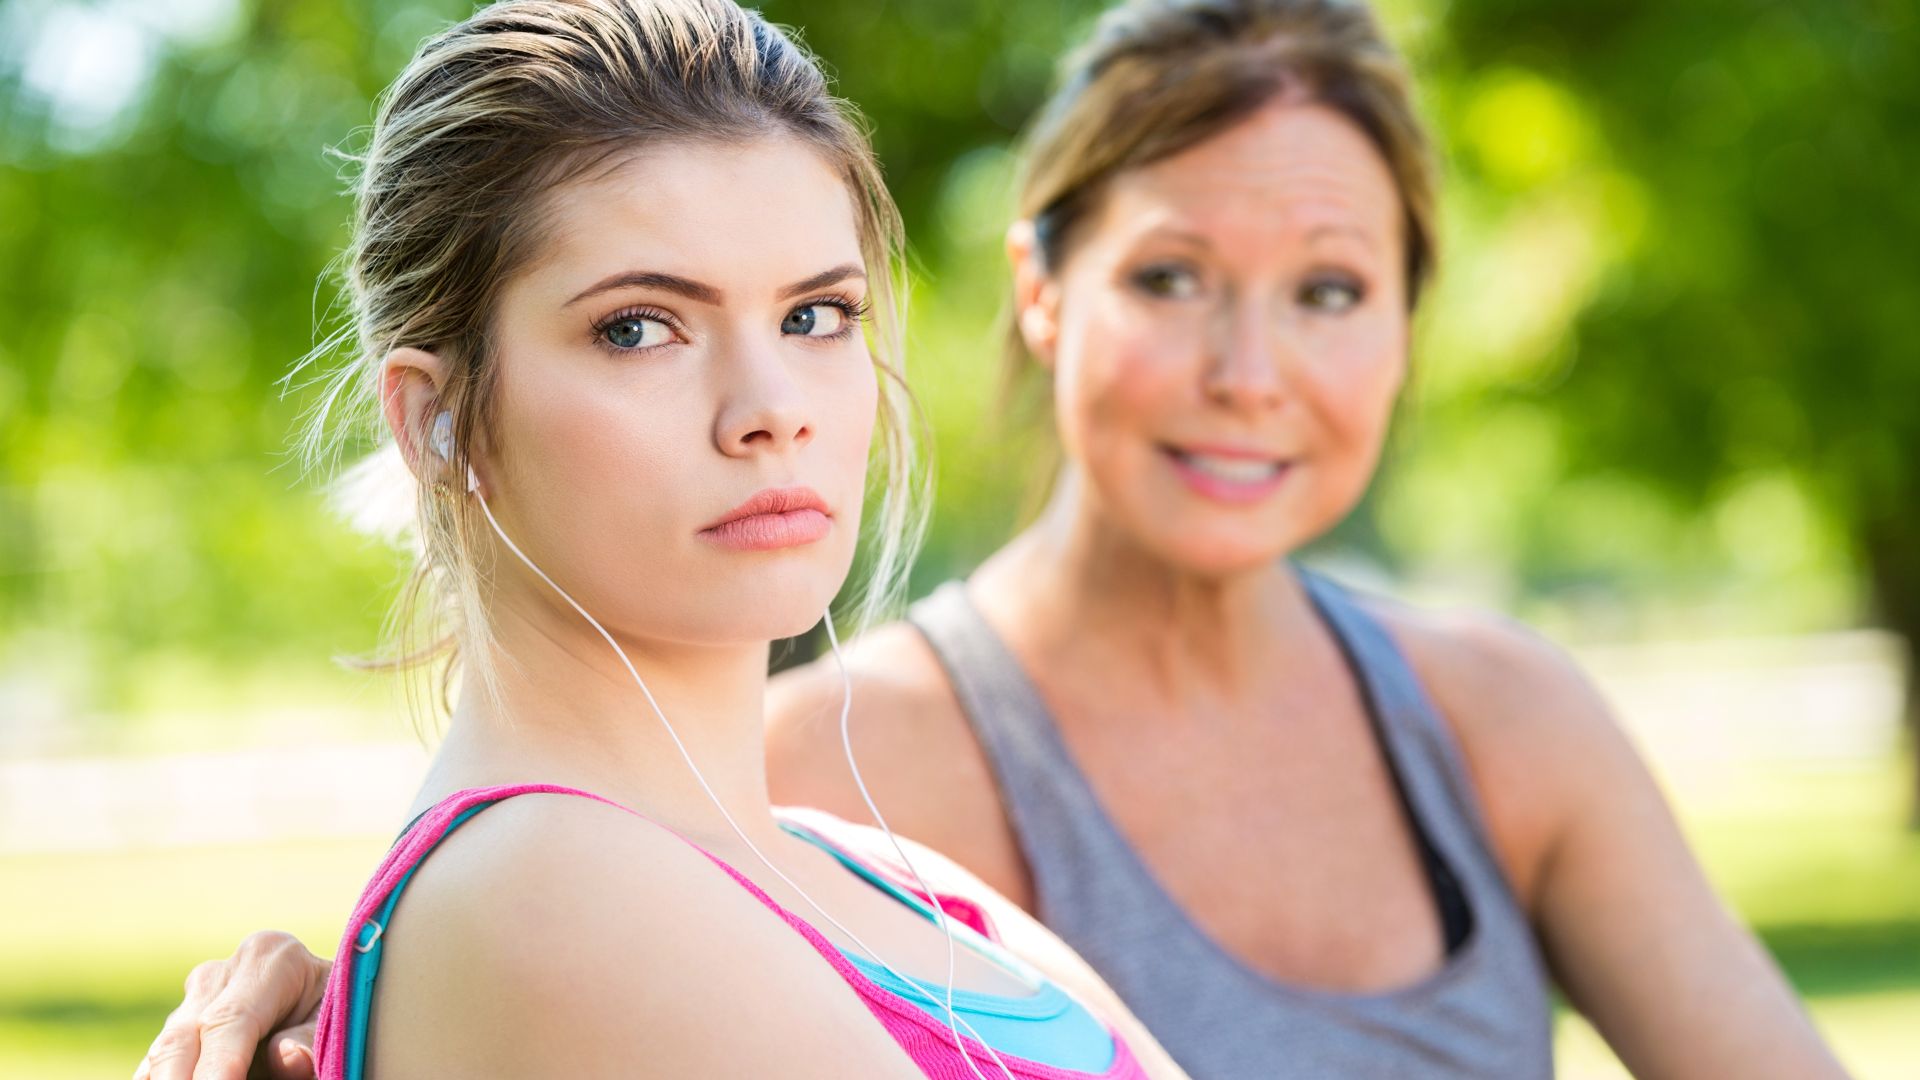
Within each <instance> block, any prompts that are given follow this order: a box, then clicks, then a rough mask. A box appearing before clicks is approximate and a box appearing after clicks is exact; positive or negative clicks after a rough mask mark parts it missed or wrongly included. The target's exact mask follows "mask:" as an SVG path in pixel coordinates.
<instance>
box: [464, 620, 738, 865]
mask: <svg viewBox="0 0 1920 1080" xmlns="http://www.w3.org/2000/svg"><path fill="white" fill-rule="evenodd" d="M499 607H500V608H501V609H502V610H496V611H495V612H494V613H493V617H492V625H493V627H494V641H493V642H492V647H491V649H490V656H491V660H492V667H493V670H494V672H495V680H494V685H493V687H492V688H491V690H492V692H489V687H488V686H487V685H485V682H484V680H483V679H482V678H481V677H480V674H479V673H478V672H477V671H476V670H474V669H473V668H472V666H469V668H468V671H467V673H466V675H465V677H464V678H463V681H462V685H461V694H460V703H459V705H458V707H457V708H456V709H455V710H454V714H453V721H452V724H451V725H450V727H449V729H448V732H447V737H446V740H445V742H444V743H443V744H442V746H441V748H440V751H439V752H438V753H437V754H436V756H435V761H434V767H433V771H432V774H431V775H430V776H429V779H428V781H427V784H428V787H429V788H430V789H432V791H431V794H432V795H433V797H436V798H437V797H439V796H440V795H443V794H445V793H446V792H448V791H451V790H454V789H456V788H459V787H471V786H480V785H492V784H501V783H555V784H564V785H567V786H570V787H578V788H582V789H584V790H587V791H591V792H593V793H595V794H598V795H603V796H605V797H607V798H609V799H613V800H615V801H616V802H620V803H623V804H625V805H627V806H630V807H633V808H634V809H636V810H640V811H642V812H644V813H646V814H648V815H650V816H652V817H655V818H657V819H659V820H660V821H661V822H662V823H664V824H668V825H671V826H673V827H674V828H676V829H678V830H680V831H681V832H684V833H686V834H687V835H689V836H691V837H694V838H696V839H697V838H702V837H719V836H729V837H730V836H731V835H732V831H731V829H729V828H728V827H727V824H726V821H725V819H724V818H723V817H721V815H720V812H719V811H718V810H717V809H715V807H714V806H713V802H712V800H711V799H710V798H709V797H708V794H707V792H706V791H704V790H702V787H701V785H700V782H699V780H698V779H696V777H695V775H694V771H693V769H691V768H689V767H688V764H687V761H686V759H685V757H683V756H682V753H681V748H680V747H679V746H676V745H675V742H674V738H673V734H669V732H668V730H667V724H663V723H662V722H661V715H662V714H664V716H665V719H666V721H667V723H670V724H671V725H672V728H673V733H674V734H677V735H678V736H679V742H680V744H681V746H684V748H685V752H686V755H687V756H690V757H691V758H692V759H693V762H694V764H695V765H697V766H698V768H699V771H700V774H701V775H703V776H704V777H705V778H706V782H707V785H708V786H709V787H710V788H711V789H712V793H713V795H714V796H717V797H718V798H719V800H720V801H721V802H722V803H723V804H724V805H725V806H726V809H727V811H728V812H729V813H731V814H732V815H733V818H734V820H735V821H737V822H738V823H739V825H740V827H741V828H742V829H743V830H745V831H746V832H747V834H748V835H749V836H766V835H768V833H769V832H770V830H772V828H773V816H772V806H771V803H770V801H769V799H768V795H767V779H766V752H765V742H764V724H765V719H764V717H765V712H764V696H765V689H766V681H767V675H766V671H767V644H766V643H765V642H759V643H752V644H747V645H729V646H702V645H683V644H673V643H664V642H659V641H647V640H638V639H633V638H628V637H623V636H622V635H620V634H618V633H614V640H615V641H616V642H618V643H619V646H620V649H621V650H622V651H623V652H624V653H625V654H626V656H627V657H628V659H629V660H630V661H631V662H632V664H633V668H634V670H635V671H636V672H638V673H639V675H640V677H641V679H643V680H645V682H646V686H647V689H648V690H650V691H652V694H653V699H654V701H655V702H656V703H658V706H659V713H656V712H655V710H654V707H653V706H652V705H649V704H648V702H647V697H646V695H645V694H644V693H642V691H641V689H640V687H639V686H638V685H636V684H635V682H634V678H633V675H632V674H629V673H628V671H627V668H626V665H625V664H623V663H622V662H621V659H620V657H619V656H618V655H616V654H615V651H614V649H613V648H612V647H611V646H609V645H608V644H607V642H606V639H604V638H602V637H601V636H600V635H599V634H598V633H597V632H596V631H595V630H594V629H593V628H592V627H591V626H589V625H587V624H586V622H585V621H584V620H582V619H581V618H580V617H579V615H578V614H577V613H575V612H574V611H572V609H570V608H566V607H565V606H564V605H563V604H561V603H560V602H559V601H557V600H556V601H554V602H553V603H551V604H548V603H545V602H544V601H524V600H523V601H522V602H520V603H517V604H506V605H499ZM610 632H611V630H610Z"/></svg>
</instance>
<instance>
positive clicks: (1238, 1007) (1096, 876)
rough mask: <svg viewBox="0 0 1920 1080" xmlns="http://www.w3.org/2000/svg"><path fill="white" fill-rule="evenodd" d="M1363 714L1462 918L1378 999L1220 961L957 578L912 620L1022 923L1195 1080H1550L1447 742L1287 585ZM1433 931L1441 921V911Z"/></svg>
mask: <svg viewBox="0 0 1920 1080" xmlns="http://www.w3.org/2000/svg"><path fill="white" fill-rule="evenodd" d="M1297 572H1298V573H1299V576H1300V580H1301V581H1302V583H1303V584H1304V585H1305V586H1306V588H1307V591H1308V593H1309V595H1310V596H1311V597H1312V598H1313V602H1314V606H1315V608H1316V610H1318V612H1319V613H1320V616H1321V618H1322V619H1324V620H1325V621H1326V623H1327V625H1328V626H1329V628H1330V629H1331V630H1332V632H1333V634H1334V636H1335V637H1336V638H1337V639H1338V641H1339V643H1340V647H1341V649H1342V651H1343V652H1344V653H1345V654H1346V658H1347V661H1348V664H1349V665H1350V667H1351V669H1352V671H1353V673H1354V677H1355V678H1356V679H1357V680H1358V682H1359V684H1360V688H1361V690H1362V696H1363V698H1364V699H1365V701H1366V703H1367V709H1368V712H1369V714H1370V716H1371V717H1372V720H1373V725H1374V730H1375V733H1376V735H1377V737H1378V738H1379V739H1380V742H1381V745H1382V746H1383V748H1384V751H1385V757H1386V760H1387V762H1388V764H1389V766H1390V770H1389V771H1390V772H1391V773H1392V775H1393V777H1394V780H1395V782H1396V783H1397V784H1398V785H1399V789H1400V794H1401V798H1402V800H1403V803H1404V805H1405V808H1406V810H1407V814H1408V819H1409V821H1410V822H1411V823H1412V824H1413V826H1414V832H1415V834H1416V837H1417V839H1418V840H1419V841H1420V846H1421V847H1422V848H1423V849H1424V856H1425V861H1426V863H1427V867H1428V871H1429V875H1430V877H1432V878H1433V879H1434V882H1435V887H1436V891H1437V892H1438V891H1439V889H1440V884H1441V883H1442V882H1444V883H1445V885H1446V886H1447V888H1448V890H1449V893H1450V895H1451V897H1452V899H1453V902H1454V903H1456V904H1459V905H1462V906H1463V907H1464V911H1461V912H1454V913H1451V914H1458V915H1464V935H1463V936H1461V937H1460V938H1459V940H1457V942H1456V943H1455V944H1454V945H1453V947H1451V948H1450V949H1449V951H1448V953H1447V956H1446V959H1445V962H1444V963H1443V964H1442V966H1441V967H1440V969H1439V970H1438V971H1436V972H1434V973H1433V974H1431V975H1429V976H1427V977H1425V978H1423V979H1421V980H1420V981H1418V982H1416V983H1414V984H1412V985H1410V986H1405V987H1401V988H1398V989H1394V990H1389V991H1385V992H1380V993H1348V992H1340V991H1327V990H1315V989H1311V988H1308V987H1302V986H1293V985H1289V984H1286V983H1282V982H1279V981H1277V980H1274V979H1272V978H1269V977H1267V976H1266V975H1263V974H1261V973H1260V972H1257V971H1255V970H1253V969H1252V968H1250V967H1248V966H1246V965H1245V964H1243V963H1241V962H1240V961H1238V960H1237V959H1235V958H1234V957H1232V956H1231V955H1229V954H1228V953H1227V952H1226V951H1225V950H1224V949H1222V948H1221V947H1220V945H1219V944H1218V943H1217V942H1215V941H1214V940H1213V939H1212V938H1211V937H1209V936H1208V935H1207V934H1206V932H1205V931H1203V930H1201V929H1200V928H1199V927H1198V926H1196V925H1195V924H1194V923H1193V922H1192V921H1191V920H1189V919H1188V918H1187V916H1186V914H1185V912H1183V911H1182V910H1181V909H1180V908H1179V907H1178V906H1177V905H1176V904H1175V903H1174V902H1173V899H1172V898H1171V897H1170V896H1168V895H1167V893H1166V892H1165V891H1164V890H1163V889H1162V888H1161V887H1160V885H1159V883H1158V882H1157V881H1156V880H1155V879H1154V878H1153V876H1152V874H1151V873H1150V871H1148V869H1147V868H1146V866H1145V864H1144V863H1143V862H1142V861H1141V859H1140V857H1139V855H1138V854H1137V853H1136V852H1135V851H1134V850H1133V849H1132V848H1131V847H1130V846H1128V844H1127V842H1126V840H1125V839H1123V838H1122V837H1121V835H1120V833H1119V831H1118V829H1117V828H1116V827H1115V826H1114V824H1113V822H1112V820H1111V819H1110V818H1108V817H1107V815H1106V812H1105V811H1104V810H1103V809H1102V808H1101V806H1100V803H1099V800H1098V799H1097V798H1096V797H1095V795H1094V793H1093V789H1092V788H1091V786H1090V785H1089V784H1088V782H1087V779H1086V777H1085V776H1084V775H1083V774H1082V773H1081V772H1080V770H1079V768H1078V767H1077V766H1076V765H1075V764H1074V762H1073V759H1072V757H1071V756H1069V755H1068V753H1067V750H1066V747H1065V745H1064V744H1063V743H1062V742H1061V739H1060V734H1059V731H1058V730H1057V729H1056V728H1055V726H1054V722H1053V718H1052V717H1051V716H1050V715H1049V714H1048V712H1047V709H1046V707H1045V705H1044V704H1043V703H1042V702H1041V699H1040V696H1039V693H1038V692H1037V691H1036V690H1035V688H1034V685H1033V683H1032V681H1031V680H1029V679H1028V677H1027V675H1026V673H1025V672H1024V671H1022V670H1021V668H1020V665H1019V662H1018V661H1017V660H1015V658H1014V657H1013V654H1012V653H1011V652H1009V651H1008V649H1007V647H1006V645H1005V643H1004V642H1003V641H1001V639H1000V638H999V636H998V635H996V634H995V633H994V631H993V629H992V628H991V627H989V626H988V625H987V623H986V620H985V619H983V618H982V617H981V616H980V613H979V612H978V610H976V609H975V608H974V607H973V605H972V603H971V602H970V601H969V600H968V599H967V595H966V591H965V588H964V587H963V586H962V585H961V584H960V583H959V582H948V583H947V584H945V585H942V586H941V587H940V588H939V589H937V590H936V591H935V592H934V593H933V595H931V596H929V597H927V598H926V599H925V600H922V601H920V602H919V603H917V604H915V605H914V606H913V608H912V609H911V610H910V611H909V612H908V615H907V617H908V619H909V620H910V621H911V622H912V623H913V624H914V625H915V626H916V627H918V628H919V630H920V632H921V633H922V634H923V635H924V636H925V637H926V639H927V641H928V643H929V644H930V645H932V647H933V651H934V652H935V654H937V655H938V656H939V658H940V662H941V664H942V666H943V667H945V669H946V672H947V676H948V678H949V679H950V680H951V681H952V683H953V688H954V691H955V693H956V694H957V695H958V697H959V700H960V706H961V709H962V710H963V711H964V712H965V713H966V715H967V719H968V721H969V722H970V723H971V724H972V725H973V730H974V733H975V735H976V737H977V738H978V739H979V741H980V745H981V747H982V749H983V750H984V751H985V753H986V756H987V760H988V762H989V763H990V765H991V767H992V769H993V772H994V776H995V779H996V780H997V781H998V783H999V788H1000V796H1001V799H1002V800H1003V802H1004V803H1005V805H1006V810H1007V816H1008V819H1009V820H1010V821H1011V823H1012V826H1013V831H1014V834H1015V836H1016V837H1017V838H1018V840H1019V843H1020V848H1021V851H1022V852H1023V854H1024V855H1025V857H1026V861H1027V866H1028V867H1029V870H1030V872H1031V874H1032V876H1033V887H1034V899H1035V906H1036V914H1037V915H1038V916H1039V918H1040V920H1041V921H1042V922H1044V923H1046V924H1047V925H1048V926H1049V927H1051V928H1052V929H1053V931H1054V932H1055V933H1057V934H1059V935H1060V937H1061V938H1062V939H1064V940H1065V941H1066V942H1067V944H1069V945H1071V946H1073V947H1074V948H1075V949H1076V950H1078V951H1079V953H1080V955H1081V956H1083V957H1085V958H1086V959H1087V961H1088V962H1089V963H1091V964H1092V965H1093V967H1094V968H1095V969H1096V970H1098V971H1099V972H1100V974H1101V975H1103V976H1105V977H1106V979H1107V982H1108V983H1110V984H1111V985H1112V986H1113V988H1114V990H1116V991H1117V992H1118V993H1119V994H1120V996H1121V997H1122V998H1123V999H1125V1000H1126V1002H1127V1004H1128V1005H1129V1006H1131V1007H1132V1009H1133V1011H1134V1013H1135V1015H1137V1016H1138V1017H1139V1018H1140V1019H1141V1021H1142V1022H1144V1023H1145V1024H1146V1025H1147V1027H1148V1029H1150V1030H1151V1031H1152V1032H1153V1033H1154V1034H1155V1035H1156V1036H1158V1037H1159V1039H1160V1042H1161V1044H1162V1045H1164V1046H1165V1047H1166V1048H1167V1052H1168V1053H1170V1054H1172V1055H1173V1057H1174V1059H1175V1060H1177V1061H1178V1062H1180V1064H1181V1065H1182V1066H1184V1067H1185V1068H1186V1070H1187V1072H1188V1073H1190V1074H1191V1075H1192V1076H1193V1077H1194V1080H1242V1078H1253V1077H1278V1078H1286V1080H1335V1078H1338V1080H1392V1078H1400V1077H1406V1078H1418V1080H1448V1078H1465V1077H1473V1078H1476V1080H1528V1078H1531V1077H1551V1076H1552V1075H1553V1044H1552V1035H1551V1030H1550V1015H1549V1012H1550V1010H1549V1005H1548V998H1547V982H1546V973H1545V970H1544V967H1543V965H1542V964H1541V961H1540V956H1539V952H1538V949H1537V947H1536V945H1535V943H1534V939H1533V935H1532V932H1531V930H1530V929H1529V926H1528V923H1527V918H1526V915H1525V914H1524V913H1523V912H1522V911H1521V910H1520V908H1519V905H1518V903H1517V902H1516V901H1515V899H1514V896H1513V894H1512V892H1511V891H1510V889H1509V888H1508V886H1507V883H1506V879H1505V877H1504V875H1503V874H1502V873H1501V870H1500V867H1499V864H1498V863H1497V862H1496V861H1495V859H1494V856H1493V852H1492V850H1491V848H1490V847H1489V846H1488V842H1487V838H1486V831H1485V829H1484V828H1483V826H1482V824H1481V821H1480V814H1479V807H1478V803H1477V802H1476V800H1475V797H1474V793H1473V790H1472V787H1471V785H1470V783H1469V781H1468V778H1467V773H1466V770H1465V767H1464V765H1463V763H1462V761H1461V758H1460V751H1459V748H1458V746H1456V745H1455V743H1454V741H1453V737H1452V734H1451V733H1450V732H1449V731H1448V729H1447V727H1446V725H1445V724H1444V723H1443V722H1442V720H1441V718H1440V716H1439V713H1438V712H1437V711H1436V709H1435V708H1434V706H1433V704H1432V702H1430V701H1429V700H1428V698H1427V696H1426V693H1425V692H1424V691H1423V690H1422V688H1421V686H1420V682H1419V680H1418V678H1417V677H1415V675H1414V673H1413V670H1412V668H1411V667H1409V666H1408V664H1407V661H1406V659H1405V658H1404V657H1403V656H1402V655H1401V653H1400V650H1399V648H1398V647H1397V646H1396V645H1395V644H1394V642H1393V640H1392V639H1391V638H1390V637H1389V636H1388V634H1387V631H1386V628H1385V627H1383V626H1381V625H1380V623H1379V622H1378V621H1377V620H1375V619H1374V618H1373V617H1372V616H1370V615H1368V614H1367V613H1366V612H1364V611H1363V610H1362V609H1361V608H1360V607H1359V605H1358V604H1356V603H1355V602H1354V600H1353V598H1352V597H1350V596H1348V595H1347V593H1346V592H1345V591H1344V590H1343V589H1341V588H1340V587H1339V586H1336V585H1334V584H1332V583H1331V582H1329V581H1327V580H1326V579H1324V578H1321V577H1319V576H1317V575H1315V574H1312V573H1309V572H1307V571H1305V570H1299V571H1297ZM1440 899H1441V902H1442V908H1443V911H1442V914H1443V920H1442V921H1443V923H1446V922H1449V921H1457V920H1450V919H1448V918H1446V917H1445V916H1447V915H1448V914H1450V913H1449V912H1447V911H1446V910H1445V908H1446V900H1445V897H1441V898H1440Z"/></svg>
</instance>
